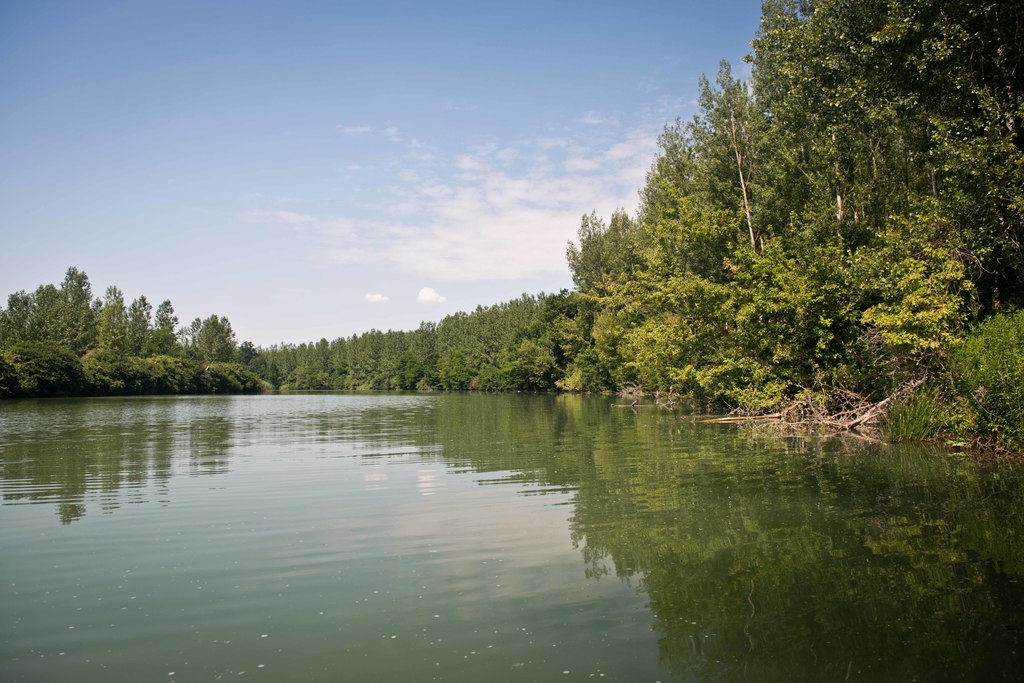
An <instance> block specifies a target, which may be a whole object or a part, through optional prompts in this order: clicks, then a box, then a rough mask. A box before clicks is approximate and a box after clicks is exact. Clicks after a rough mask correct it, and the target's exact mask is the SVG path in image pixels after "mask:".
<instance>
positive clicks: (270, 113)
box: [0, 0, 760, 346]
mask: <svg viewBox="0 0 1024 683" xmlns="http://www.w3.org/2000/svg"><path fill="white" fill-rule="evenodd" d="M759 15H760V3H759V1H757V0H719V1H718V2H706V1H701V2H691V1H690V0H675V1H668V2H647V1H645V0H631V2H628V3H627V2H625V1H620V2H601V1H600V0H591V1H589V2H559V1H557V0H547V1H546V2H534V1H533V0H525V1H518V2H514V3H512V2H505V3H488V2H480V1H479V0H475V1H472V2H468V1H467V2H449V1H446V0H435V1H434V2H425V1H419V2H391V1H389V0H381V1H380V2H372V3H371V2H358V3H356V2H344V1H335V2H326V1H303V0H291V1H288V2H284V1H281V2H261V1H259V0H245V1H241V2H236V1H232V0H219V1H218V2H209V1H208V0H203V1H200V2H192V1H190V0H175V1H174V2H171V1H168V0H162V1H160V2H150V1H148V0H127V1H124V2H108V1H105V0H88V1H81V0H73V1H69V2H52V1H49V0H27V1H21V0H3V1H2V2H0V296H2V297H3V299H2V300H0V301H2V302H3V304H5V303H6V296H7V295H8V294H10V293H12V292H15V291H18V290H23V289H24V290H29V291H31V290H34V289H35V288H36V287H38V286H39V285H41V284H48V283H54V284H59V283H60V281H61V280H62V279H63V276H64V272H65V271H66V270H67V268H68V267H70V266H74V267H77V268H78V269H79V270H83V271H85V272H86V273H87V274H88V275H89V279H90V281H91V283H92V286H93V292H94V294H96V295H98V296H102V294H103V291H104V290H105V289H106V287H107V286H108V285H117V286H118V287H120V288H121V289H122V290H123V291H124V294H125V298H126V300H128V301H131V300H132V299H134V298H135V297H137V296H138V295H140V294H144V295H145V296H146V297H147V299H148V300H149V301H150V302H151V303H152V304H153V305H154V307H155V305H156V304H157V303H159V302H161V301H163V300H165V299H170V300H171V302H172V303H173V305H174V308H175V311H176V313H177V315H178V317H179V319H180V320H181V322H182V323H187V322H189V321H191V320H192V319H193V318H196V317H202V318H205V317H208V316H209V315H211V314H216V315H218V316H221V315H223V316H227V317H228V318H229V319H230V320H231V323H232V326H233V328H234V330H235V333H236V335H237V337H238V340H239V341H246V340H247V341H252V342H254V343H255V344H257V345H261V346H268V345H271V344H274V343H282V342H287V343H299V342H305V341H316V340H318V339H320V338H327V339H335V338H337V337H348V336H351V335H353V334H360V333H363V332H366V331H368V330H370V329H374V328H376V329H380V330H386V329H396V330H398V329H401V330H405V329H414V328H416V327H417V326H418V325H419V324H420V322H421V321H424V320H426V321H437V320H440V319H441V318H443V317H444V316H446V315H449V314H451V313H454V312H457V311H471V310H473V309H474V308H476V307H477V306H479V305H482V306H488V305H491V304H495V303H499V302H501V301H506V300H509V299H511V298H515V297H518V296H519V295H521V294H523V293H530V294H536V293H539V292H542V291H543V292H557V291H559V290H561V289H563V288H571V287H572V278H571V275H570V273H569V271H568V268H567V266H566V262H565V250H566V246H567V244H568V242H569V241H570V240H572V239H573V238H574V237H575V235H576V231H577V230H578V228H579V225H580V219H581V217H582V216H583V215H584V214H589V213H590V212H592V211H596V212H597V213H598V214H599V215H601V216H605V217H607V216H609V215H610V214H611V212H612V211H613V210H614V209H616V208H623V209H625V210H626V211H628V212H633V211H635V209H636V207H637V203H638V191H639V189H640V188H641V187H642V185H643V182H644V177H645V174H646V172H647V171H648V169H649V168H650V166H651V162H652V160H653V159H654V156H655V154H656V153H657V137H658V135H659V133H660V132H661V131H662V130H663V128H664V126H665V124H666V123H668V122H671V121H673V120H675V119H676V118H677V117H681V118H683V119H689V118H691V117H692V116H693V115H694V113H695V111H696V109H695V107H696V101H695V100H696V96H697V87H698V79H699V77H700V76H701V74H707V75H708V76H711V77H712V78H713V76H714V73H715V72H716V71H717V68H718V64H719V62H720V61H721V60H723V59H725V60H729V61H730V62H731V63H732V64H733V68H734V72H736V73H739V74H749V66H748V65H745V64H743V57H744V56H745V55H747V54H749V53H750V51H751V48H750V41H751V40H752V39H753V37H754V34H755V32H756V30H757V25H758V19H759Z"/></svg>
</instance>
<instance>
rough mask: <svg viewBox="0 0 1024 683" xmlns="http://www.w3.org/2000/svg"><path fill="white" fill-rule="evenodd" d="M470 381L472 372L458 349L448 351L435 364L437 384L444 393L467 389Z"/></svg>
mask: <svg viewBox="0 0 1024 683" xmlns="http://www.w3.org/2000/svg"><path fill="white" fill-rule="evenodd" d="M472 380H473V371H472V370H471V369H470V367H469V365H467V364H466V358H465V354H464V353H463V351H462V349H460V348H455V349H452V350H450V351H449V352H448V353H447V354H445V356H444V357H443V358H442V359H441V360H440V362H438V364H437V382H438V385H439V386H440V387H441V388H442V389H444V390H446V391H453V390H454V391H459V390H465V389H469V386H470V382H471V381H472Z"/></svg>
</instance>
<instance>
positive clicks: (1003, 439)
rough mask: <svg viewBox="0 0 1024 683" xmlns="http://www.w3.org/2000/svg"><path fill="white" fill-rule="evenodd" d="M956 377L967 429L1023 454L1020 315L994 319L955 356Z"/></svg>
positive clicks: (1023, 330)
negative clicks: (966, 419) (966, 413)
mask: <svg viewBox="0 0 1024 683" xmlns="http://www.w3.org/2000/svg"><path fill="white" fill-rule="evenodd" d="M954 377H955V381H956V387H957V390H958V392H959V393H960V396H961V397H962V398H963V400H964V402H965V403H966V404H967V406H968V410H969V414H968V422H969V424H968V425H967V426H968V428H969V429H971V430H972V431H973V432H974V433H975V434H977V435H978V436H981V437H982V438H986V439H992V440H993V441H994V442H995V443H996V445H997V446H999V447H1000V448H1005V449H1008V450H1017V451H1024V311H1017V312H1015V313H1007V314H999V315H995V316H993V317H991V318H989V319H988V320H986V321H985V322H984V323H982V324H981V325H980V326H979V327H978V328H977V329H976V330H975V331H974V332H973V333H972V334H971V335H970V336H969V337H968V338H967V341H966V343H964V345H963V346H962V347H961V348H960V349H959V350H958V351H957V353H956V355H955V358H954Z"/></svg>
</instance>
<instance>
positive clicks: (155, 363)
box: [0, 268, 268, 397]
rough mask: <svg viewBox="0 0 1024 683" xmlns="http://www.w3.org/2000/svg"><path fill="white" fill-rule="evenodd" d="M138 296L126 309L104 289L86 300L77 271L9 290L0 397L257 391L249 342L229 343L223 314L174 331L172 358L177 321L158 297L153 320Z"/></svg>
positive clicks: (85, 284)
mask: <svg viewBox="0 0 1024 683" xmlns="http://www.w3.org/2000/svg"><path fill="white" fill-rule="evenodd" d="M151 313H152V307H151V306H150V304H149V302H148V301H147V299H146V297H145V296H139V297H138V298H136V299H135V300H134V301H133V302H132V303H131V305H130V306H127V307H126V306H125V303H124V294H123V293H122V292H121V290H120V289H118V288H117V287H113V286H111V287H108V288H107V290H106V293H105V294H104V299H103V301H98V300H94V299H93V298H92V290H91V285H90V284H89V278H88V277H87V276H86V275H85V273H83V272H81V271H79V270H77V269H76V268H69V269H68V271H67V274H66V275H65V277H64V281H63V283H62V284H61V286H60V287H59V288H58V287H55V286H54V285H42V286H40V287H39V288H38V289H37V290H36V291H35V292H33V293H32V294H28V293H26V292H16V293H14V294H11V295H10V297H9V298H8V306H7V308H6V309H0V397H19V396H39V397H44V396H78V395H89V394H101V395H109V394H120V395H133V394H154V393H156V394H169V393H192V392H225V391H258V390H264V389H266V388H268V385H267V384H265V383H264V382H263V381H261V380H260V379H259V378H258V377H257V376H256V375H255V374H254V373H253V372H252V371H251V370H249V369H248V368H245V367H242V366H241V365H237V364H235V363H233V362H232V361H234V360H235V359H236V357H237V358H238V359H240V360H243V361H247V362H252V361H254V359H255V357H256V355H257V352H256V349H255V347H254V346H253V345H252V344H249V343H246V344H243V345H242V347H241V348H240V349H239V348H238V347H237V345H236V344H235V339H234V332H233V331H232V330H231V323H230V322H229V321H228V319H227V318H224V317H221V318H218V317H216V316H211V317H210V318H207V319H206V320H205V321H204V320H200V319H196V322H195V323H193V326H191V327H190V328H188V329H186V330H184V331H183V334H182V338H183V339H184V340H185V341H186V344H187V347H188V348H187V350H188V352H189V356H190V357H189V358H187V359H185V358H179V357H178V356H180V355H181V353H182V348H181V346H180V345H179V343H178V340H177V337H176V334H175V332H176V330H175V327H176V325H177V320H178V319H177V318H176V317H175V316H174V308H173V306H171V302H170V301H164V302H163V303H161V304H160V306H159V307H158V308H157V311H156V319H155V321H152V320H151V318H152V315H151Z"/></svg>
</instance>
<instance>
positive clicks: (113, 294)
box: [97, 285, 129, 356]
mask: <svg viewBox="0 0 1024 683" xmlns="http://www.w3.org/2000/svg"><path fill="white" fill-rule="evenodd" d="M97 342H98V346H99V348H100V349H102V350H105V351H113V352H114V353H117V354H120V355H122V356H123V355H127V354H128V351H129V347H128V343H129V332H128V311H127V309H126V308H125V305H124V294H123V293H122V292H121V290H120V289H118V288H117V287H115V286H114V285H111V286H109V287H107V291H106V293H105V294H104V296H103V306H102V308H100V313H99V320H98V328H97Z"/></svg>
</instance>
